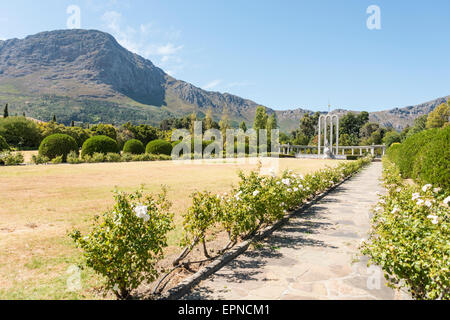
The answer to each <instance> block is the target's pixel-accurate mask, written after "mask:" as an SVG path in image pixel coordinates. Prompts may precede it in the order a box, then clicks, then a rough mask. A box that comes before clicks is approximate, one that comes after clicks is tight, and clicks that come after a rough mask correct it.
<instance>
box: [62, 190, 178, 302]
mask: <svg viewBox="0 0 450 320" xmlns="http://www.w3.org/2000/svg"><path fill="white" fill-rule="evenodd" d="M115 201H116V204H115V206H114V207H113V208H112V209H111V210H109V211H107V212H105V213H104V214H103V217H102V218H101V219H100V218H99V217H96V218H95V220H94V227H93V230H92V231H91V232H90V233H89V234H88V235H86V236H83V235H82V234H81V232H80V231H78V230H75V231H73V232H72V233H71V234H70V236H71V238H72V239H73V240H74V241H75V243H76V245H77V246H78V247H79V248H81V249H82V250H83V254H84V258H85V264H86V265H87V266H88V267H90V268H92V269H93V270H94V271H96V272H97V273H99V274H100V275H102V276H103V277H104V278H105V279H106V287H107V289H110V290H112V291H113V292H114V294H115V295H116V296H117V297H118V298H119V299H127V298H129V297H130V294H131V293H132V291H133V290H134V289H136V288H137V287H138V286H139V285H140V284H141V283H142V282H143V281H149V282H151V281H153V280H155V279H156V278H157V276H158V271H157V270H156V268H155V264H156V262H157V261H158V260H160V259H161V258H162V257H163V248H164V247H166V246H167V233H168V232H169V231H170V230H171V229H172V214H171V213H169V209H170V203H169V202H168V201H167V198H166V190H165V189H164V190H163V192H162V193H161V194H160V195H158V196H157V197H154V196H153V195H144V194H143V193H142V191H137V192H135V193H133V194H127V193H123V192H116V193H115Z"/></svg>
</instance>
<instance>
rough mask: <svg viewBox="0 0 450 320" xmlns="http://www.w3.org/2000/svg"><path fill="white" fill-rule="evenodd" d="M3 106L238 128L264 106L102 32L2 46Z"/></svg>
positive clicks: (77, 116)
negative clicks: (204, 119) (205, 120)
mask: <svg viewBox="0 0 450 320" xmlns="http://www.w3.org/2000/svg"><path fill="white" fill-rule="evenodd" d="M443 99H444V98H441V99H440V100H436V101H434V102H430V103H426V104H423V105H419V106H415V107H407V108H404V109H394V110H391V111H385V112H376V113H373V114H371V117H372V119H373V120H374V121H377V122H380V123H382V124H384V125H389V126H391V125H392V126H393V127H394V128H397V129H401V128H402V127H403V126H405V125H406V124H410V123H412V121H413V120H414V118H415V117H417V116H419V115H421V114H423V113H428V112H430V111H431V110H432V109H434V107H435V106H437V105H438V104H439V103H440V101H443ZM0 103H1V104H4V103H9V104H10V113H11V114H13V113H18V114H21V113H22V112H26V114H27V115H29V116H32V117H34V118H36V119H41V120H48V119H50V118H51V117H52V115H53V114H56V116H57V118H58V119H59V121H61V122H65V123H70V121H72V120H74V121H81V122H91V123H95V122H99V121H102V122H110V123H123V122H126V121H132V122H136V123H149V124H153V125H156V124H158V123H159V122H160V121H161V120H162V119H165V118H168V117H179V116H184V115H187V114H191V113H192V112H196V113H197V114H198V115H199V116H200V117H201V116H203V115H204V114H205V113H206V111H207V110H208V109H209V108H211V109H212V111H213V115H214V117H215V118H216V120H218V119H220V117H221V116H222V114H223V113H224V112H226V113H228V115H229V118H230V120H231V121H232V124H233V125H237V124H238V123H239V122H241V121H246V122H247V123H248V124H251V123H252V121H253V117H254V113H255V110H256V107H257V106H258V104H257V103H256V102H253V101H251V100H247V99H243V98H240V97H238V96H235V95H232V94H228V93H219V92H210V91H205V90H202V89H200V88H198V87H195V86H193V85H192V84H189V83H187V82H184V81H180V80H177V79H175V78H173V77H171V76H169V75H168V74H166V73H165V72H164V71H163V70H161V69H160V68H158V67H156V66H155V65H154V64H153V63H152V62H151V61H149V60H147V59H144V58H142V57H140V56H139V55H137V54H134V53H132V52H130V51H128V50H126V49H125V48H123V47H122V46H120V45H119V44H118V43H117V41H116V40H115V39H114V38H113V37H112V36H111V35H109V34H107V33H104V32H101V31H96V30H59V31H51V32H42V33H39V34H36V35H32V36H28V37H26V38H25V39H11V40H6V41H0ZM268 111H269V113H273V112H276V113H277V116H278V119H279V123H280V126H281V129H282V130H284V131H289V130H293V129H295V128H297V127H298V123H299V120H300V119H301V118H302V117H303V115H304V114H305V113H310V112H311V111H308V110H303V109H296V110H287V111H274V110H272V109H268Z"/></svg>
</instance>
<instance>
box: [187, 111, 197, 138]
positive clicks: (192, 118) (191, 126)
mask: <svg viewBox="0 0 450 320" xmlns="http://www.w3.org/2000/svg"><path fill="white" fill-rule="evenodd" d="M196 121H197V114H196V113H195V112H192V114H191V115H190V116H189V131H190V132H191V134H194V128H195V127H194V126H195V122H196Z"/></svg>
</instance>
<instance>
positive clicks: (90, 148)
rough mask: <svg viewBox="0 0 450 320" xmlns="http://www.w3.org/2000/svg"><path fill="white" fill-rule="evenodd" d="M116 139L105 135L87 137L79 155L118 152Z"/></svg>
mask: <svg viewBox="0 0 450 320" xmlns="http://www.w3.org/2000/svg"><path fill="white" fill-rule="evenodd" d="M119 152H120V151H119V146H118V145H117V142H116V140H113V139H111V138H110V137H107V136H94V137H91V138H89V139H87V140H86V141H85V142H84V144H83V148H82V149H81V156H82V157H84V156H86V155H87V156H92V155H93V154H94V153H103V154H107V153H119Z"/></svg>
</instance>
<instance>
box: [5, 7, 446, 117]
mask: <svg viewBox="0 0 450 320" xmlns="http://www.w3.org/2000/svg"><path fill="white" fill-rule="evenodd" d="M69 5H77V6H79V7H80V10H81V27H82V28H83V29H99V30H103V31H106V32H109V33H111V34H113V35H114V36H115V37H116V38H117V39H118V41H119V42H120V43H121V44H122V45H124V46H125V47H127V48H128V49H130V50H132V51H135V52H137V53H139V54H141V55H143V56H144V57H146V58H149V59H150V60H152V61H153V63H155V64H156V65H157V66H159V67H161V68H163V69H164V70H165V71H166V72H168V73H170V74H171V75H173V76H174V77H176V78H178V79H181V80H185V81H188V82H191V83H193V84H194V85H197V86H199V87H202V88H204V89H208V90H213V91H220V92H229V93H233V94H236V95H239V96H242V97H244V98H249V99H252V100H254V101H256V102H258V103H260V104H263V105H266V106H268V107H271V108H274V109H292V108H298V107H303V108H308V109H312V110H326V105H327V104H328V100H330V101H331V104H332V105H333V107H334V108H348V109H353V110H367V111H375V110H384V109H389V108H392V107H403V106H408V105H413V104H418V103H422V102H426V101H429V100H432V99H435V98H438V97H442V96H446V95H449V94H450V76H449V75H450V36H449V35H450V1H448V0H433V1H411V0H409V1H406V0H395V1H392V0H386V1H385V0H383V1H381V0H371V1H366V0H340V1H339V0H329V1H325V0H314V1H313V0H308V1H300V0H292V1H288V0H279V1H275V0H274V1H262V0H193V1H186V0H183V1H181V0H180V1H179V0H165V1H163V0H159V1H156V0H150V1H149V0H128V1H127V0H123V1H119V0H70V1H65V0H40V1H29V0H28V1H26V0H14V1H1V2H0V39H9V38H23V37H25V36H26V35H30V34H35V33H37V32H40V31H48V30H55V29H65V28H67V19H68V17H69V15H68V14H67V13H66V10H67V7H68V6H69ZM370 5H377V6H379V7H380V9H381V30H369V29H368V28H367V26H366V21H367V19H368V18H369V14H367V13H366V10H367V8H368V7H369V6H370Z"/></svg>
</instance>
